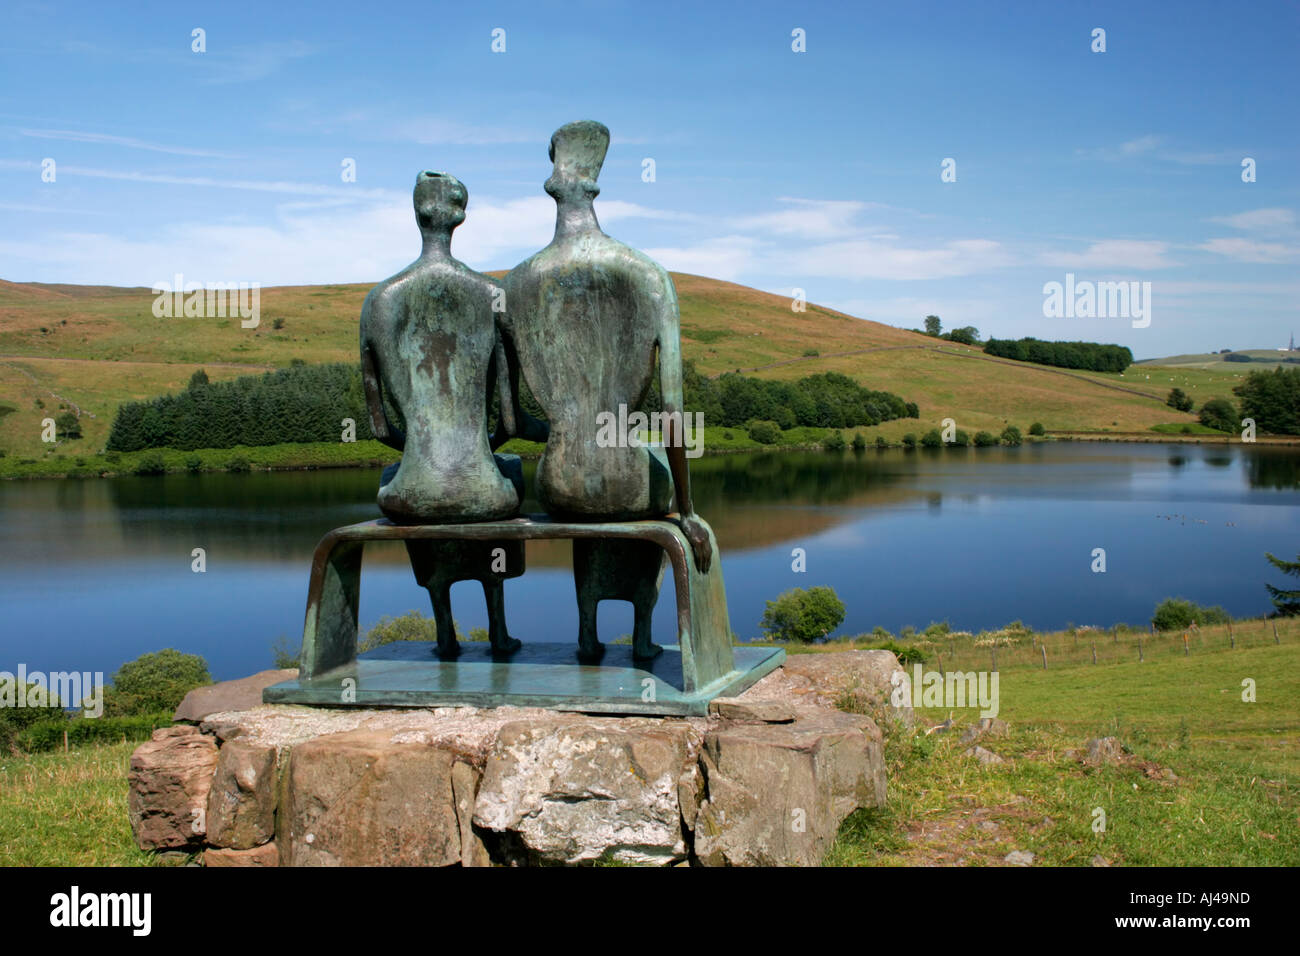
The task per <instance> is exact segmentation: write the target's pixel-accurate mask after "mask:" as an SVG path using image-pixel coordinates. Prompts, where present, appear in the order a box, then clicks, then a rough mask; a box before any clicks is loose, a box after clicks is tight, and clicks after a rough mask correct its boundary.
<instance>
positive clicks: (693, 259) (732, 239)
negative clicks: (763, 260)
mask: <svg viewBox="0 0 1300 956" xmlns="http://www.w3.org/2000/svg"><path fill="white" fill-rule="evenodd" d="M758 246H759V243H758V240H756V239H755V238H754V237H752V236H719V237H718V238H716V239H706V240H705V241H703V242H699V243H696V244H694V245H690V246H677V247H673V246H665V247H661V248H657V249H646V250H644V252H645V254H646V255H648V256H650V258H652V259H655V260H657V261H658V262H659V263H660V264H661V265H662V266H663V267H664V268H665V269H668V270H669V271H672V272H689V273H692V274H694V275H701V276H709V277H710V278H714V279H726V280H728V281H732V282H734V281H736V280H737V279H739V278H740V277H741V276H744V275H747V274H750V273H752V271H753V269H754V266H755V263H756V258H757V252H758Z"/></svg>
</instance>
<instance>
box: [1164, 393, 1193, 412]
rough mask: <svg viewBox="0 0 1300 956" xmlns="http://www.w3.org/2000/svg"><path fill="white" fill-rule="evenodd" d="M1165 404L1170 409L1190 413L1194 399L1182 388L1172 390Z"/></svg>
mask: <svg viewBox="0 0 1300 956" xmlns="http://www.w3.org/2000/svg"><path fill="white" fill-rule="evenodd" d="M1165 404H1166V405H1168V406H1169V407H1170V408H1176V409H1178V410H1179V411H1180V412H1190V411H1191V410H1192V405H1193V402H1192V397H1191V396H1190V395H1188V394H1187V393H1186V392H1184V391H1183V390H1182V389H1181V388H1171V389H1170V390H1169V395H1168V396H1167V397H1166V398H1165Z"/></svg>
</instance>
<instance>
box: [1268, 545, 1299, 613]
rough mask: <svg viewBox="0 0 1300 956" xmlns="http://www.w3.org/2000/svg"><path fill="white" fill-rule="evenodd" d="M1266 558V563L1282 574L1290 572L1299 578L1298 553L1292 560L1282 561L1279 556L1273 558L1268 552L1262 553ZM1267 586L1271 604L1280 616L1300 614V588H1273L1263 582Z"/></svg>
mask: <svg viewBox="0 0 1300 956" xmlns="http://www.w3.org/2000/svg"><path fill="white" fill-rule="evenodd" d="M1264 557H1266V558H1268V563H1269V564H1271V565H1273V567H1275V568H1277V569H1278V570H1279V571H1281V572H1282V573H1283V574H1290V575H1292V576H1293V577H1298V578H1300V554H1297V555H1296V560H1294V561H1283V560H1282V559H1281V558H1275V557H1273V555H1271V554H1269V553H1268V552H1265V553H1264ZM1264 587H1266V588H1268V593H1269V596H1270V597H1272V598H1273V606H1274V607H1275V608H1277V613H1278V614H1280V615H1281V616H1282V617H1295V616H1296V615H1297V614H1300V588H1296V589H1293V590H1287V589H1284V588H1275V587H1273V585H1271V584H1265V585H1264Z"/></svg>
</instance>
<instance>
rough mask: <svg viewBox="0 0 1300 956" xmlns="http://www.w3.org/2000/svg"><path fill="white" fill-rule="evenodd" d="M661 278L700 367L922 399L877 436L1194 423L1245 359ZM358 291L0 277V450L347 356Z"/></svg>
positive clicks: (91, 430) (85, 446)
mask: <svg viewBox="0 0 1300 956" xmlns="http://www.w3.org/2000/svg"><path fill="white" fill-rule="evenodd" d="M673 279H674V281H675V282H676V284H677V291H678V298H679V301H680V304H681V315H682V347H683V352H684V354H685V356H686V357H687V358H688V359H693V360H694V361H695V363H696V366H697V367H698V368H699V369H700V370H701V371H703V372H705V373H707V374H710V375H717V374H721V373H722V372H725V371H731V370H735V369H741V370H744V371H746V372H747V373H750V374H755V375H759V376H763V377H772V378H782V379H788V378H798V377H800V376H803V375H809V374H813V373H816V372H823V371H835V372H842V373H844V374H847V375H850V376H852V377H853V378H855V379H857V380H858V381H860V382H861V383H862V384H864V385H867V386H869V387H871V388H877V389H884V390H887V391H892V392H895V393H897V394H899V395H901V396H903V397H904V398H905V399H906V400H908V401H914V402H916V403H917V404H918V405H919V406H920V408H921V417H922V421H921V422H919V423H918V422H915V421H911V420H904V421H894V422H887V423H885V424H883V425H881V426H879V427H878V428H874V429H862V431H863V432H864V433H865V434H866V435H867V437H868V439H870V438H872V437H873V436H874V434H876V433H880V434H883V435H884V436H885V437H886V438H889V439H891V440H896V439H897V438H898V437H900V436H901V435H902V434H903V433H904V432H907V431H918V430H924V428H929V427H933V426H936V425H938V423H939V422H940V420H942V419H943V418H949V417H950V418H953V419H955V420H956V422H957V424H958V426H959V427H961V428H964V429H966V430H967V431H969V432H971V433H972V434H973V433H974V432H975V431H977V430H980V429H988V430H990V431H1000V430H1001V428H1002V427H1003V426H1004V425H1005V424H1006V423H1011V424H1016V425H1019V426H1020V428H1021V429H1022V430H1026V429H1027V427H1028V426H1029V424H1030V423H1032V422H1034V421H1040V422H1042V423H1043V424H1044V426H1046V428H1047V429H1048V430H1049V431H1058V432H1061V431H1072V432H1096V431H1108V432H1113V433H1114V432H1130V433H1133V432H1140V433H1148V434H1152V433H1151V432H1150V429H1151V427H1152V426H1153V425H1158V424H1162V423H1170V422H1177V423H1182V422H1189V423H1190V422H1193V421H1194V420H1195V419H1194V417H1193V416H1192V415H1186V414H1182V413H1179V412H1175V411H1173V410H1172V409H1170V408H1168V407H1166V406H1165V405H1164V402H1163V400H1164V397H1165V395H1166V394H1167V393H1168V390H1169V389H1170V388H1171V387H1173V386H1174V385H1178V386H1179V387H1181V388H1183V389H1184V390H1185V391H1187V392H1189V393H1190V394H1191V395H1192V396H1193V398H1195V399H1196V401H1197V403H1198V405H1199V404H1200V403H1201V402H1203V401H1205V400H1207V399H1209V398H1213V397H1215V396H1225V397H1230V396H1231V386H1232V385H1233V384H1235V383H1236V381H1237V380H1238V379H1239V377H1240V376H1242V375H1244V374H1245V372H1246V370H1248V369H1250V368H1252V367H1253V366H1251V365H1230V364H1227V363H1221V364H1224V365H1226V368H1225V369H1223V370H1219V369H1214V370H1205V369H1198V368H1183V367H1176V368H1165V367H1153V366H1148V365H1144V366H1140V367H1139V366H1133V367H1131V368H1130V369H1129V370H1128V372H1127V374H1120V375H1111V374H1101V373H1092V372H1075V371H1070V370H1065V369H1053V368H1047V367H1044V366H1036V365H1029V364H1025V363H1019V362H1012V361H1008V360H1003V359H995V358H991V357H988V356H985V355H984V354H983V353H982V352H980V351H979V350H978V349H974V348H969V347H966V346H961V345H955V344H953V343H949V342H941V341H938V340H935V339H932V338H928V337H926V336H924V335H920V334H918V333H915V332H909V331H905V330H903V329H897V328H894V327H892V326H887V325H882V324H880V323H877V322H871V321H868V320H864V319H859V318H855V317H853V316H849V315H845V314H843V313H840V312H835V311H833V310H830V309H825V308H822V307H820V306H817V305H814V304H811V303H810V304H809V305H808V308H807V311H806V312H803V313H796V312H793V311H791V309H790V301H789V299H787V298H785V297H782V296H776V295H770V294H768V293H765V292H759V291H757V290H755V289H751V288H748V287H745V286H740V285H735V284H733V283H729V282H721V281H719V280H716V279H708V278H703V277H701V276H694V275H686V274H680V273H678V274H674V275H673ZM369 288H370V286H369V285H368V284H360V285H339V286H284V287H277V288H269V289H263V290H261V322H260V325H259V326H258V327H257V328H256V329H243V328H241V327H240V323H239V320H238V319H234V318H224V319H219V318H211V319H202V318H156V317H155V316H154V315H153V313H152V304H153V294H152V293H151V292H150V291H149V290H148V289H144V288H114V287H104V286H72V285H40V284H29V283H13V282H4V281H0V449H3V450H5V451H6V452H8V453H10V454H13V453H15V452H17V453H21V454H29V455H30V454H40V453H42V452H44V451H46V450H47V449H48V447H49V446H43V445H42V443H41V442H40V434H39V433H40V421H41V419H42V418H44V417H46V416H47V415H52V414H54V413H57V412H58V410H59V406H60V404H64V405H67V406H69V407H74V408H76V409H78V410H80V412H81V413H82V427H83V431H84V433H85V438H84V439H83V440H81V441H79V442H74V443H72V445H71V446H70V447H66V448H64V449H61V451H68V452H72V453H75V452H78V451H82V452H86V453H89V452H94V451H98V450H99V449H101V448H102V447H103V443H104V441H105V440H106V438H107V435H108V429H109V427H110V425H111V423H112V419H113V415H114V414H115V411H116V408H117V405H118V404H119V403H120V402H122V401H124V400H128V399H140V398H147V397H150V396H153V395H157V394H161V393H163V392H166V391H171V390H175V389H179V388H182V387H183V386H184V385H185V383H186V382H187V381H188V379H189V377H190V375H191V374H192V373H193V371H194V370H195V369H197V368H200V367H202V368H204V369H206V370H207V373H208V376H209V377H210V378H211V379H212V380H214V381H215V380H223V379H227V378H232V377H234V376H237V375H241V374H250V373H258V372H261V371H265V370H266V369H269V368H274V367H279V366H286V365H288V364H290V362H291V361H292V360H294V359H301V360H303V361H305V362H308V363H315V362H327V361H347V362H354V361H356V358H357V317H358V315H359V313H360V309H361V302H362V300H363V299H364V297H365V294H366V292H367V291H368V290H369ZM277 320H278V321H279V323H280V325H281V327H280V328H278V329H277V328H275V325H276V323H277ZM814 351H815V353H816V354H809V353H810V352H814ZM1261 367H1262V366H1261ZM38 402H41V403H43V407H42V406H41V405H38V404H37V403H38ZM918 426H923V427H918Z"/></svg>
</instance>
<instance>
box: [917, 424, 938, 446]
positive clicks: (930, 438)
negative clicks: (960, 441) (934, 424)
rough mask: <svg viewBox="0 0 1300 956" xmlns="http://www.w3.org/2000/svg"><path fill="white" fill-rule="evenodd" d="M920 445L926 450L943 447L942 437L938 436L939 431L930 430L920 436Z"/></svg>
mask: <svg viewBox="0 0 1300 956" xmlns="http://www.w3.org/2000/svg"><path fill="white" fill-rule="evenodd" d="M921 444H922V445H924V446H925V447H926V448H939V447H941V446H942V445H943V436H942V435H940V434H939V429H937V428H931V429H930V430H929V431H928V432H926V433H925V434H924V435H922V436H921Z"/></svg>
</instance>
